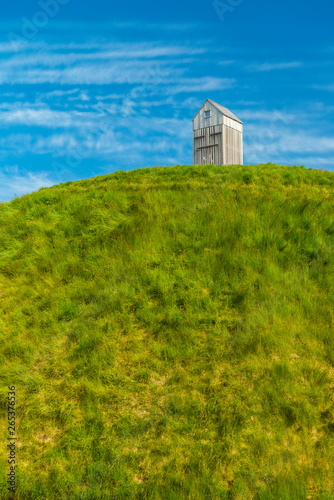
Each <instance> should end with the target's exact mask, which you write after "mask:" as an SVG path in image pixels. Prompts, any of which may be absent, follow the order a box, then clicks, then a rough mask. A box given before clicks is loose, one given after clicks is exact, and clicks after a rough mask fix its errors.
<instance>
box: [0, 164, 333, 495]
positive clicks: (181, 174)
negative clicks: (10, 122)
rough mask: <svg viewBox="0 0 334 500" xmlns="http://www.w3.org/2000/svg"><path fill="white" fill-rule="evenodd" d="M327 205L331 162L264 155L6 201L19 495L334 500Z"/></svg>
mask: <svg viewBox="0 0 334 500" xmlns="http://www.w3.org/2000/svg"><path fill="white" fill-rule="evenodd" d="M333 200H334V173H330V172H324V171H316V170H308V169H305V168H303V167H284V166H278V165H270V164H268V165H259V166H224V167H223V166H222V167H216V166H211V165H209V166H195V167H192V166H176V167H168V168H167V167H156V168H152V169H141V170H135V171H129V172H121V171H119V172H116V173H114V174H110V175H105V176H98V177H95V178H93V179H86V180H82V181H79V182H68V183H63V184H60V185H57V186H53V187H51V188H43V189H40V190H39V191H38V192H35V193H32V194H29V195H26V196H24V197H22V198H16V199H14V200H13V201H11V202H10V203H3V204H1V205H0V226H1V233H0V294H1V295H0V329H1V330H0V331H1V344H0V356H1V367H0V374H1V392H0V397H1V422H2V426H1V429H2V430H1V442H2V443H6V442H7V436H8V431H7V392H8V386H13V385H14V386H15V387H16V392H17V402H16V404H17V430H16V432H17V436H18V454H17V463H18V471H17V484H18V491H17V496H16V498H17V499H18V500H20V499H22V500H27V499H32V500H38V499H41V500H42V499H43V500H48V499H59V500H61V499H71V500H72V499H73V500H74V499H78V500H79V499H80V500H81V499H85V500H88V499H91V500H93V499H94V500H95V499H96V500H97V499H132V498H136V499H137V498H138V499H139V498H140V499H144V498H147V499H170V500H172V499H173V500H176V499H185V498H187V499H209V498H221V499H227V498H228V499H231V498H232V499H240V500H241V499H242V500H244V499H253V498H256V499H261V500H264V499H286V500H288V499H289V500H291V499H304V498H305V499H306V498H312V499H313V498H319V499H322V500H325V499H331V498H334V459H333V447H334V369H333V368H334V329H333V303H334V252H333V249H334V201H333ZM7 460H8V453H7V450H6V448H5V445H3V446H2V447H1V452H0V464H1V467H0V470H1V477H0V497H1V498H3V499H5V498H9V496H8V497H6V495H7V493H6V488H7V485H6V474H7V473H8V464H7Z"/></svg>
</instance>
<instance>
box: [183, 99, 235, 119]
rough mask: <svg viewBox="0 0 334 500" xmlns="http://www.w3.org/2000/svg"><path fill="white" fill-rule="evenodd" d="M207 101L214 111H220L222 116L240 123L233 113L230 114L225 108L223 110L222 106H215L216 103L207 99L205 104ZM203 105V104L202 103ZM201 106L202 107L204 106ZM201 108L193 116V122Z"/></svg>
mask: <svg viewBox="0 0 334 500" xmlns="http://www.w3.org/2000/svg"><path fill="white" fill-rule="evenodd" d="M207 101H209V102H210V103H211V104H212V105H213V106H214V107H215V108H216V109H218V111H220V112H221V113H222V114H223V115H225V116H227V117H228V118H231V119H232V120H235V121H236V122H239V123H242V121H241V120H239V118H237V117H236V116H235V115H234V114H233V113H231V111H230V110H229V109H227V108H224V106H221V105H220V104H217V103H216V102H214V101H211V99H207V100H206V101H205V102H207ZM204 104H205V103H204ZM204 104H203V106H204ZM203 106H202V107H201V108H200V109H199V110H198V111H197V113H196V115H195V116H194V118H193V120H192V121H194V120H195V118H196V116H197V115H198V113H199V112H200V111H201V109H202V108H203Z"/></svg>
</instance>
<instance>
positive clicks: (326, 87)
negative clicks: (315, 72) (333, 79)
mask: <svg viewBox="0 0 334 500" xmlns="http://www.w3.org/2000/svg"><path fill="white" fill-rule="evenodd" d="M312 88H313V89H318V90H328V91H329V92H334V83H333V84H331V83H330V84H328V85H312Z"/></svg>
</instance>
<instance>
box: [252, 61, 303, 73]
mask: <svg viewBox="0 0 334 500" xmlns="http://www.w3.org/2000/svg"><path fill="white" fill-rule="evenodd" d="M301 66H303V63H302V62H301V61H292V62H281V63H262V64H250V65H248V66H247V69H248V70H250V71H276V70H284V69H291V68H300V67H301Z"/></svg>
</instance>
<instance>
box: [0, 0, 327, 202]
mask: <svg viewBox="0 0 334 500" xmlns="http://www.w3.org/2000/svg"><path fill="white" fill-rule="evenodd" d="M333 19H334V6H333V3H332V2H330V1H329V0H327V1H321V0H320V1H318V2H317V3H316V2H314V1H312V2H311V1H304V2H301V1H298V2H297V1H295V0H290V1H287V0H281V1H280V2H273V3H271V2H268V1H263V0H258V1H257V2H254V1H251V0H222V1H218V0H214V1H211V0H209V1H208V2H205V1H204V0H201V1H199V0H183V1H178V2H176V1H175V0H169V1H168V2H157V1H154V2H153V1H151V0H143V1H142V2H138V1H133V0H127V1H126V2H110V1H104V0H94V2H93V1H92V0H90V1H87V0H86V1H84V0H80V1H79V0H40V1H34V0H32V1H31V2H29V3H28V2H26V1H23V0H20V1H15V0H14V2H12V3H7V4H6V5H4V6H3V7H2V15H1V21H0V24H1V39H0V58H1V66H0V118H1V120H0V127H1V133H0V200H1V201H7V200H10V199H12V198H13V197H14V196H21V195H23V194H27V193H29V192H32V191H35V190H37V189H39V188H40V187H44V186H51V185H53V184H56V183H59V182H66V181H69V180H70V181H72V180H78V179H83V178H87V177H93V176H96V175H103V174H106V173H110V172H114V171H116V170H120V169H121V170H129V169H135V168H141V167H147V166H155V165H175V164H179V165H182V164H191V163H192V123H191V120H192V118H193V117H194V115H195V114H196V112H197V111H198V109H199V107H200V106H201V105H202V104H203V103H204V101H205V99H207V98H210V99H212V100H214V101H216V102H218V103H220V104H222V105H223V106H226V107H228V108H229V109H230V110H231V111H232V112H233V113H235V114H236V115H237V116H238V117H239V118H240V119H241V120H242V121H243V122H244V163H245V164H257V163H267V162H274V163H279V164H286V165H305V166H306V167H311V168H319V169H326V170H334V120H333V118H334V99H333V98H334V64H333V59H334V37H333V28H332V27H333Z"/></svg>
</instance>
